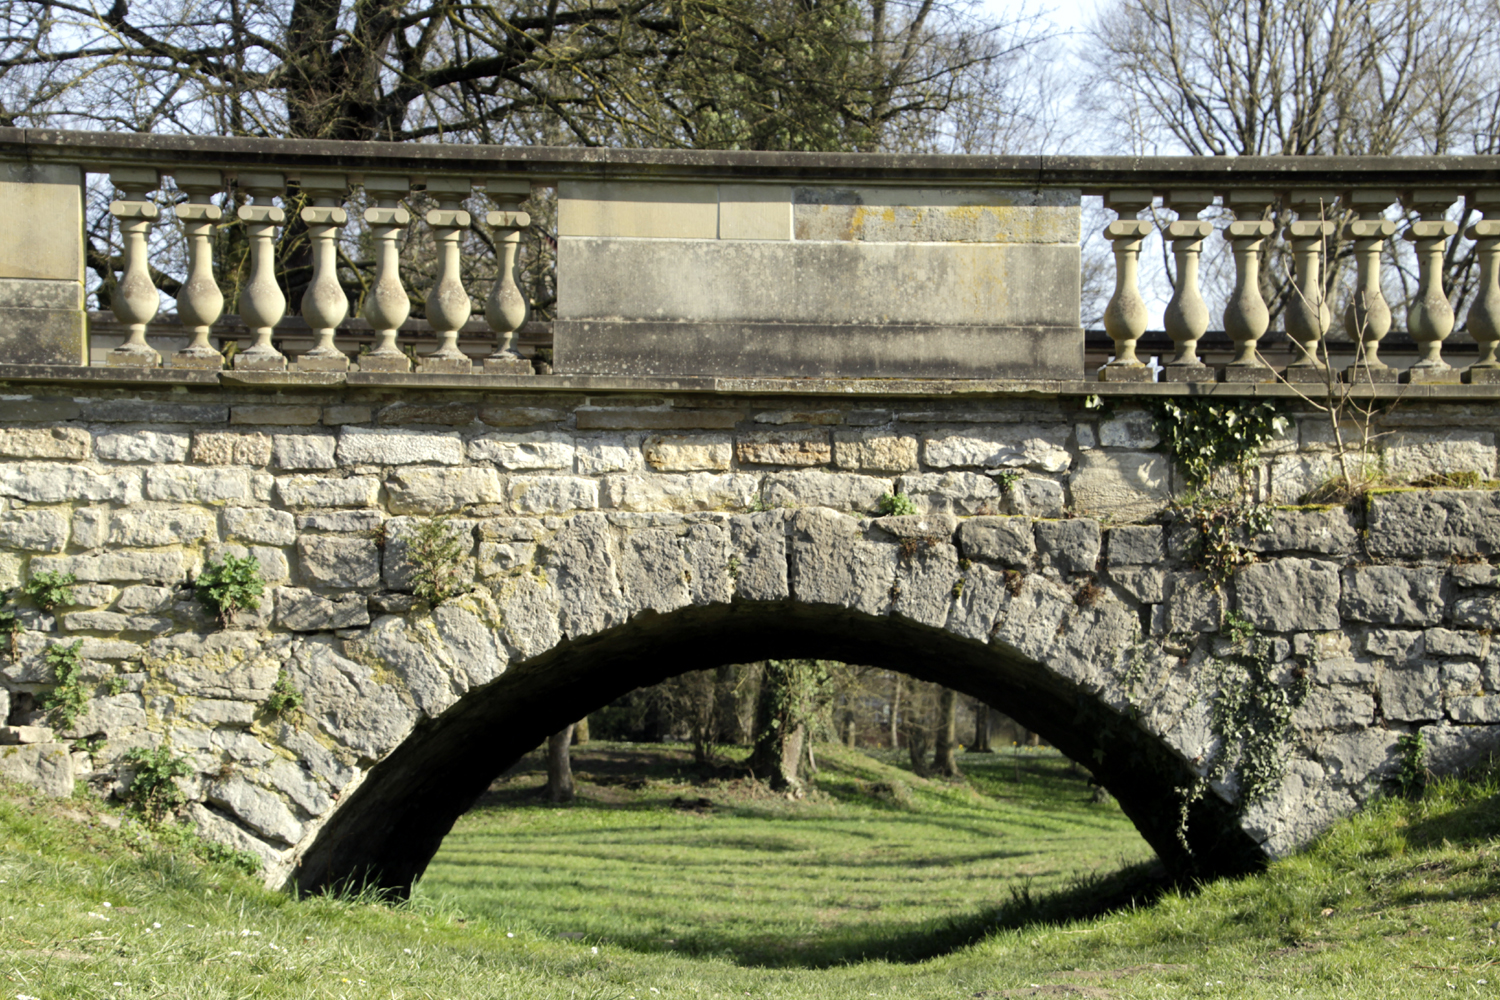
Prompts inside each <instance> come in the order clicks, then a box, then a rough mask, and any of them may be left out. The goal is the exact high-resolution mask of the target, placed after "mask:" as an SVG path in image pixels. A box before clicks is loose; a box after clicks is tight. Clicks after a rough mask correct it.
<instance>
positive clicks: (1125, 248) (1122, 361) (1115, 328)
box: [1099, 191, 1152, 382]
mask: <svg viewBox="0 0 1500 1000" xmlns="http://www.w3.org/2000/svg"><path fill="white" fill-rule="evenodd" d="M1150 204H1151V192H1150V191H1110V192H1108V193H1107V194H1106V195H1105V196H1104V205H1105V207H1106V208H1109V209H1112V210H1113V211H1115V212H1116V213H1118V214H1119V216H1120V217H1119V219H1117V220H1116V221H1114V222H1111V223H1110V224H1109V225H1107V226H1105V227H1104V238H1105V239H1107V240H1109V241H1110V242H1111V243H1113V244H1114V253H1115V293H1114V295H1112V296H1111V297H1110V300H1109V305H1108V306H1106V307H1105V309H1104V331H1105V332H1106V333H1108V334H1109V338H1110V339H1111V340H1113V341H1114V342H1115V359H1114V360H1113V361H1111V362H1110V363H1109V364H1107V365H1105V366H1104V367H1103V368H1101V369H1099V380H1100V381H1101V382H1150V381H1151V380H1152V371H1151V369H1150V368H1148V367H1146V365H1144V364H1143V363H1142V362H1141V360H1140V359H1139V358H1137V357H1136V356H1135V345H1136V342H1137V341H1139V340H1140V339H1141V334H1143V333H1145V332H1146V323H1147V320H1148V319H1149V315H1148V313H1147V311H1146V301H1145V299H1143V298H1141V291H1140V288H1139V278H1138V265H1139V263H1140V257H1141V240H1142V239H1143V238H1145V237H1146V236H1147V235H1148V234H1149V233H1150V232H1151V223H1149V222H1143V221H1141V220H1139V219H1137V218H1135V214H1136V213H1137V212H1139V211H1140V210H1141V209H1143V208H1146V207H1147V206H1149V205H1150Z"/></svg>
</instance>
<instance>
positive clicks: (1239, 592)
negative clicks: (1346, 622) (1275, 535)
mask: <svg viewBox="0 0 1500 1000" xmlns="http://www.w3.org/2000/svg"><path fill="white" fill-rule="evenodd" d="M1234 586H1235V594H1236V596H1237V597H1238V598H1239V606H1240V613H1241V614H1243V615H1244V616H1245V617H1246V618H1248V619H1249V620H1250V621H1251V622H1252V623H1253V624H1254V625H1255V626H1256V627H1257V628H1259V629H1262V630H1264V631H1267V632H1313V631H1327V630H1332V629H1336V628H1338V627H1339V571H1338V566H1337V565H1336V564H1334V563H1329V562H1319V561H1316V560H1312V559H1291V558H1289V559H1276V560H1273V561H1271V562H1265V563H1256V564H1255V565H1252V566H1246V567H1244V568H1242V569H1241V570H1240V571H1239V572H1238V573H1236V574H1235V578H1234Z"/></svg>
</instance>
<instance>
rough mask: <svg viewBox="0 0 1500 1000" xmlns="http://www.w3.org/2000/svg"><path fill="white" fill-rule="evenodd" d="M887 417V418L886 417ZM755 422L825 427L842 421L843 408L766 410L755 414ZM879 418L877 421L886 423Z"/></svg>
mask: <svg viewBox="0 0 1500 1000" xmlns="http://www.w3.org/2000/svg"><path fill="white" fill-rule="evenodd" d="M887 419H889V418H887ZM755 422H756V423H757V424H775V425H777V426H783V425H785V424H814V425H816V426H819V427H826V426H830V425H834V424H841V423H843V422H844V411H843V410H766V411H764V412H761V413H757V414H756V415H755ZM886 422H887V421H886V420H881V421H879V423H882V424H883V423H886Z"/></svg>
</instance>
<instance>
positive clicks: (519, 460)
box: [469, 431, 574, 470]
mask: <svg viewBox="0 0 1500 1000" xmlns="http://www.w3.org/2000/svg"><path fill="white" fill-rule="evenodd" d="M573 451H574V445H573V436H572V435H571V434H566V433H563V432H562V431H536V432H534V433H530V434H485V435H483V436H481V437H477V438H474V439H473V440H471V441H470V442H469V459H470V460H471V461H474V462H493V463H494V464H496V465H498V466H499V467H500V468H502V469H508V470H529V469H567V470H571V469H572V468H573Z"/></svg>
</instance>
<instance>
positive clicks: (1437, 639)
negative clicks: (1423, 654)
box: [1424, 609, 1500, 660]
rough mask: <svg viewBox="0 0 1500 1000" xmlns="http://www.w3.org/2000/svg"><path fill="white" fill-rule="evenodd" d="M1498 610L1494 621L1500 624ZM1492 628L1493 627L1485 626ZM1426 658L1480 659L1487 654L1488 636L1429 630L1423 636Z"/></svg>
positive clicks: (1447, 630) (1448, 630)
mask: <svg viewBox="0 0 1500 1000" xmlns="http://www.w3.org/2000/svg"><path fill="white" fill-rule="evenodd" d="M1497 612H1500V609H1496V611H1495V612H1492V614H1494V621H1495V622H1496V623H1497V624H1500V613H1497ZM1485 627H1488V628H1492V627H1494V626H1485ZM1424 638H1425V642H1426V649H1427V655H1428V656H1449V657H1453V658H1455V659H1475V660H1477V659H1480V658H1482V657H1483V656H1484V655H1485V654H1486V653H1487V652H1489V645H1490V640H1489V636H1485V635H1478V634H1476V633H1474V632H1454V631H1452V630H1450V629H1445V628H1430V629H1428V630H1427V632H1426V634H1425V637H1424Z"/></svg>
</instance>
